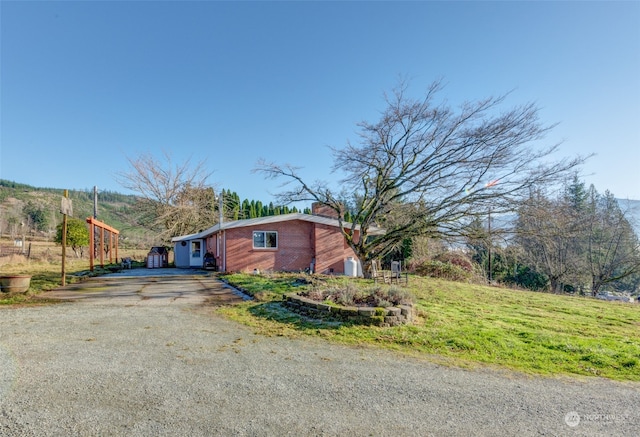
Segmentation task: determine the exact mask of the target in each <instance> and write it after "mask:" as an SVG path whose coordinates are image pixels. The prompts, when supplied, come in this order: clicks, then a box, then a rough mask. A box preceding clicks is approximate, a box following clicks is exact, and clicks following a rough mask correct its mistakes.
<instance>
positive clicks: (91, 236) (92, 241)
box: [87, 220, 96, 271]
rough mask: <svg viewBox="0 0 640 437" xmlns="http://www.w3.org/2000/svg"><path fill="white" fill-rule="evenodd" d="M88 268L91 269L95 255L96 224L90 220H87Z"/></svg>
mask: <svg viewBox="0 0 640 437" xmlns="http://www.w3.org/2000/svg"><path fill="white" fill-rule="evenodd" d="M87 221H88V222H89V270H90V271H93V258H94V256H95V238H96V226H95V225H94V224H93V222H92V221H89V220H87Z"/></svg>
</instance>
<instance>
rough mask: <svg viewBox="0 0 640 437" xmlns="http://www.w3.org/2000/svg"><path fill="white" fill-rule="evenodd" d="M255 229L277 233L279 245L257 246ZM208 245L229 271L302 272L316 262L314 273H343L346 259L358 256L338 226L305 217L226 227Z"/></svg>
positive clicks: (209, 239) (218, 261)
mask: <svg viewBox="0 0 640 437" xmlns="http://www.w3.org/2000/svg"><path fill="white" fill-rule="evenodd" d="M254 231H267V232H269V231H274V232H277V233H278V248H277V249H269V248H267V249H254V248H253V232H254ZM217 238H220V242H219V244H218V241H217ZM225 245H226V265H223V252H224V251H225ZM206 248H207V251H208V252H211V253H213V254H215V255H216V261H217V264H218V266H219V267H221V268H225V270H226V271H228V272H252V271H254V270H255V269H258V270H260V271H269V270H272V271H303V270H306V269H308V268H309V267H310V266H311V264H312V262H313V261H315V272H317V273H325V274H336V275H338V274H344V261H345V259H347V257H350V256H352V257H355V254H354V253H353V251H352V250H351V249H350V248H349V247H348V246H347V244H346V242H345V240H344V238H343V237H342V235H341V234H340V233H339V232H337V229H336V227H335V226H329V225H323V224H317V223H311V222H307V221H303V220H290V221H284V222H277V223H269V224H264V225H256V226H246V227H239V228H230V229H226V230H224V231H223V232H222V233H216V234H213V235H211V236H210V237H208V238H207V239H206ZM218 248H219V250H218Z"/></svg>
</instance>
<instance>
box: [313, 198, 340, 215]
mask: <svg viewBox="0 0 640 437" xmlns="http://www.w3.org/2000/svg"><path fill="white" fill-rule="evenodd" d="M311 214H313V215H317V216H320V217H329V218H334V219H337V218H338V214H337V213H336V211H335V210H334V209H332V208H330V207H328V206H327V205H323V204H321V203H320V202H314V203H312V204H311Z"/></svg>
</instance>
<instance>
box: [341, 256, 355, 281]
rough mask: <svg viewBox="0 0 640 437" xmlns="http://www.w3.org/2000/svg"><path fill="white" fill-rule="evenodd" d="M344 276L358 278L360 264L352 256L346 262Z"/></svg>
mask: <svg viewBox="0 0 640 437" xmlns="http://www.w3.org/2000/svg"><path fill="white" fill-rule="evenodd" d="M344 274H345V275H346V276H353V277H356V276H358V262H357V261H356V260H355V259H353V257H352V256H350V257H348V258H347V259H346V260H345V262H344Z"/></svg>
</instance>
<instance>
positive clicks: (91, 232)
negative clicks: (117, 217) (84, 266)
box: [87, 217, 120, 271]
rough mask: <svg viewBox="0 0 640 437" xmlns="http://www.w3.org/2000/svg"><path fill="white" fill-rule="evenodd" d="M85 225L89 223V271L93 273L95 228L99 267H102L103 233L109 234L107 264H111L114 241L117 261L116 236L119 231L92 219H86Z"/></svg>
mask: <svg viewBox="0 0 640 437" xmlns="http://www.w3.org/2000/svg"><path fill="white" fill-rule="evenodd" d="M87 223H89V270H91V271H93V261H94V257H95V253H96V251H95V240H96V238H95V236H96V228H98V231H99V235H100V267H104V244H105V241H104V233H105V231H107V232H108V233H109V264H112V263H113V245H114V243H113V240H114V239H115V247H116V261H117V260H118V235H120V231H118V230H117V229H115V228H112V227H111V226H109V225H107V224H106V223H102V222H101V221H99V220H96V219H95V218H93V217H88V218H87Z"/></svg>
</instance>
